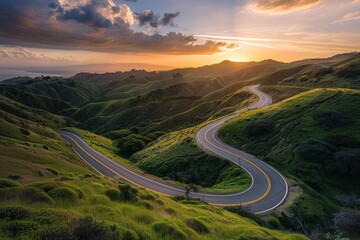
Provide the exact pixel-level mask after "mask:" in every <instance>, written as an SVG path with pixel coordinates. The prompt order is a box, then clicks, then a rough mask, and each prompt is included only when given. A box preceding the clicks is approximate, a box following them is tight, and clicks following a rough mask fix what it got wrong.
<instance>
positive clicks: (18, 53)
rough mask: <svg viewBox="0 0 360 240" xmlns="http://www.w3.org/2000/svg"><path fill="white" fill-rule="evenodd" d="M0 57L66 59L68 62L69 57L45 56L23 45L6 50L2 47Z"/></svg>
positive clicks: (33, 59)
mask: <svg viewBox="0 0 360 240" xmlns="http://www.w3.org/2000/svg"><path fill="white" fill-rule="evenodd" d="M0 58H13V59H19V60H30V61H37V60H40V61H63V62H64V61H65V62H68V61H69V59H66V58H64V57H57V58H52V57H48V56H45V55H44V54H37V53H34V52H32V51H30V50H28V49H25V48H22V47H16V48H14V49H10V50H5V49H1V48H0Z"/></svg>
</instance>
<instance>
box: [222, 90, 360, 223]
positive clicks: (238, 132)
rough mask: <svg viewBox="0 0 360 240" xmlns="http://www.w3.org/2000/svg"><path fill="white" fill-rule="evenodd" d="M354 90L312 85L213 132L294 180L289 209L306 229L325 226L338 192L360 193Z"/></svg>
mask: <svg viewBox="0 0 360 240" xmlns="http://www.w3.org/2000/svg"><path fill="white" fill-rule="evenodd" d="M359 106H360V91H358V90H350V89H314V90H311V91H307V92H304V93H301V94H299V95H296V96H294V97H291V98H289V99H286V100H284V101H281V102H279V103H277V104H274V105H272V106H270V107H267V108H265V109H260V110H253V111H250V112H247V113H245V114H242V115H241V116H239V117H237V118H235V119H234V120H231V121H229V122H228V123H227V124H226V125H224V126H223V127H222V128H221V129H220V132H219V136H220V137H221V138H222V139H223V140H224V141H226V142H227V143H229V144H231V145H234V146H236V147H238V148H239V149H242V150H244V151H246V152H249V153H252V154H254V155H256V156H259V157H260V158H262V159H264V160H265V161H266V162H268V163H270V164H271V165H273V166H275V167H276V168H277V169H279V170H281V172H283V173H284V174H285V175H287V176H288V177H290V178H294V179H296V180H297V181H298V182H299V183H300V185H301V187H302V188H303V189H304V194H303V195H302V196H301V197H299V198H298V199H296V201H295V203H294V204H293V214H295V216H298V217H299V218H300V219H302V220H303V221H304V222H305V223H304V225H305V226H306V227H307V228H309V229H311V228H313V227H314V226H316V225H319V226H322V227H328V226H331V222H332V221H331V219H332V214H333V213H334V212H337V211H339V209H340V206H341V204H340V202H339V201H338V200H337V199H336V197H337V196H339V195H341V194H351V193H354V194H360V188H359V186H360V182H359V178H358V177H357V176H358V175H357V174H358V173H359V172H360V162H359V160H360V144H359V142H360V133H359V131H358V129H359V128H360V121H359V119H360V115H359V114H360V111H359V109H358V108H359Z"/></svg>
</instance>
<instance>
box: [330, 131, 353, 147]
mask: <svg viewBox="0 0 360 240" xmlns="http://www.w3.org/2000/svg"><path fill="white" fill-rule="evenodd" d="M325 141H326V142H328V143H330V144H332V145H334V146H336V147H349V148H352V147H358V146H360V143H359V141H357V140H356V139H355V138H354V137H353V136H349V135H345V134H341V133H340V134H332V135H328V136H327V137H326V139H325Z"/></svg>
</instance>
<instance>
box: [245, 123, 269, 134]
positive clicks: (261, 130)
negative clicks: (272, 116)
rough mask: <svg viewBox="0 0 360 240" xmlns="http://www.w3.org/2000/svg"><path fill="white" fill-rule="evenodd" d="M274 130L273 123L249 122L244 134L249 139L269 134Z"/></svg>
mask: <svg viewBox="0 0 360 240" xmlns="http://www.w3.org/2000/svg"><path fill="white" fill-rule="evenodd" d="M273 130H274V123H272V122H270V121H267V120H260V121H255V122H250V123H249V124H248V125H247V126H246V127H245V133H246V135H247V137H249V138H256V137H261V136H263V135H266V134H268V133H271V132H272V131H273Z"/></svg>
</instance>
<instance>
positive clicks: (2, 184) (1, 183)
mask: <svg viewBox="0 0 360 240" xmlns="http://www.w3.org/2000/svg"><path fill="white" fill-rule="evenodd" d="M17 186H19V184H18V183H17V182H15V181H12V180H9V179H0V188H8V187H17Z"/></svg>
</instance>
